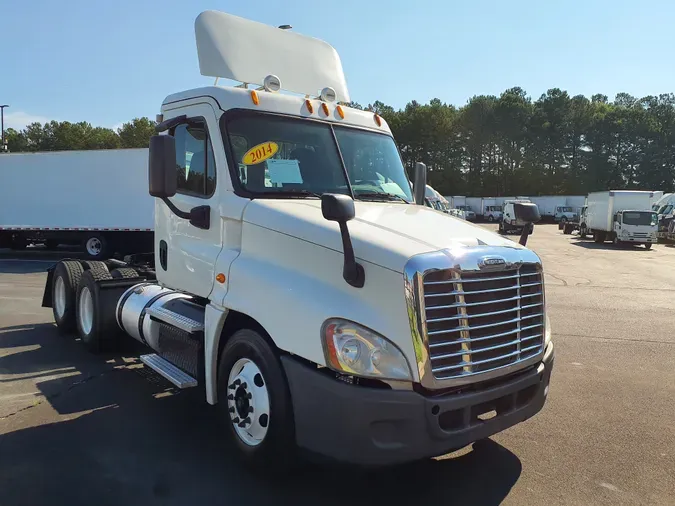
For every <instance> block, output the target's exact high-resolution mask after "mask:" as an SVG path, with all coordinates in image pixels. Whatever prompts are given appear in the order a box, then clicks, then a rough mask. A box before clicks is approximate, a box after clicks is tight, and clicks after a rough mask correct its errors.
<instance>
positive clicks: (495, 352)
mask: <svg viewBox="0 0 675 506" xmlns="http://www.w3.org/2000/svg"><path fill="white" fill-rule="evenodd" d="M423 290H424V294H423V296H424V312H425V314H426V331H427V343H428V348H429V350H428V351H429V358H430V361H431V371H432V373H433V376H434V377H435V378H436V379H438V380H443V379H451V378H457V377H462V376H467V375H473V374H479V373H485V372H488V371H495V370H497V369H500V368H502V367H507V366H511V365H513V364H516V363H518V362H521V361H525V360H528V359H530V358H532V357H534V356H536V355H538V354H540V353H541V352H542V351H543V344H544V285H543V279H542V272H541V270H540V268H539V264H522V265H520V266H518V265H515V266H513V267H512V268H511V269H506V270H501V271H491V272H477V271H470V272H469V271H464V272H462V271H458V270H455V269H445V270H436V271H431V272H428V273H427V274H425V275H424V278H423Z"/></svg>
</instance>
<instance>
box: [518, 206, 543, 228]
mask: <svg viewBox="0 0 675 506" xmlns="http://www.w3.org/2000/svg"><path fill="white" fill-rule="evenodd" d="M513 212H514V214H515V215H516V220H517V221H519V222H520V223H536V222H538V221H539V220H540V219H541V215H540V214H539V208H538V207H537V204H533V203H532V202H516V203H515V204H513Z"/></svg>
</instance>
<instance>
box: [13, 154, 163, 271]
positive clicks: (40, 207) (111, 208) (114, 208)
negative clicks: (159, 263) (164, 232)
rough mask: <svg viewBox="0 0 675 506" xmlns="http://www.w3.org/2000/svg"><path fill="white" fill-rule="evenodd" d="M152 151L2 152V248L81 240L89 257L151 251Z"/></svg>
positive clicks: (77, 242)
mask: <svg viewBox="0 0 675 506" xmlns="http://www.w3.org/2000/svg"><path fill="white" fill-rule="evenodd" d="M147 166H148V150H147V149H111V150H95V151H55V152H44V153H11V154H4V155H0V247H10V248H13V249H23V248H25V247H26V246H27V245H28V244H30V243H44V244H46V245H47V247H48V248H55V247H56V246H57V245H59V244H71V245H72V244H76V245H81V246H82V248H83V250H84V251H85V252H86V253H87V255H88V256H89V257H90V258H93V259H96V258H106V257H107V256H109V255H111V254H112V253H115V252H118V253H123V254H127V253H140V252H144V251H152V235H153V232H152V231H153V226H154V206H155V204H154V199H153V198H152V197H150V196H149V195H148V193H147V189H146V188H145V186H146V185H147V180H148V169H147Z"/></svg>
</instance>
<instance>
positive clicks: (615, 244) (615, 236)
mask: <svg viewBox="0 0 675 506" xmlns="http://www.w3.org/2000/svg"><path fill="white" fill-rule="evenodd" d="M612 242H613V243H614V246H621V244H622V242H621V241H620V240H619V236H617V235H616V234H614V239H612Z"/></svg>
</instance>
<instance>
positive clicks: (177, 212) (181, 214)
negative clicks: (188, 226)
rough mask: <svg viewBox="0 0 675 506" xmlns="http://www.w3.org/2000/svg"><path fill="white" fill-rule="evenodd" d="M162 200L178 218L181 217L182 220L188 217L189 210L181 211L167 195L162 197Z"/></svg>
mask: <svg viewBox="0 0 675 506" xmlns="http://www.w3.org/2000/svg"><path fill="white" fill-rule="evenodd" d="M162 202H164V203H165V204H166V207H168V208H169V209H171V212H172V213H173V214H175V215H176V216H178V217H179V218H183V219H184V220H189V219H190V212H189V211H181V210H180V209H178V208H177V207H176V206H175V205H174V204H173V202H171V201H170V200H169V199H168V198H167V197H162Z"/></svg>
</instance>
